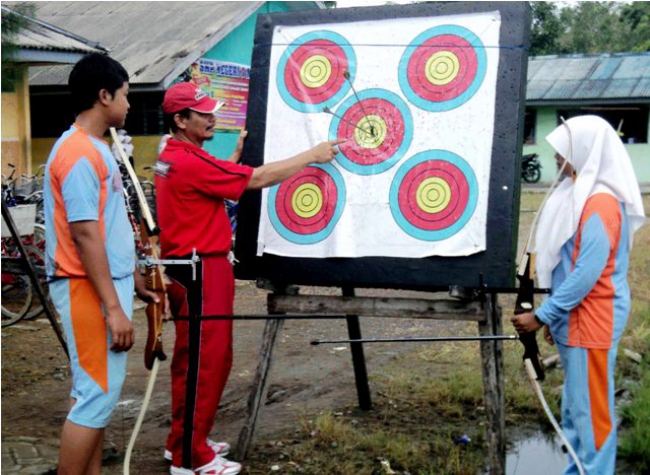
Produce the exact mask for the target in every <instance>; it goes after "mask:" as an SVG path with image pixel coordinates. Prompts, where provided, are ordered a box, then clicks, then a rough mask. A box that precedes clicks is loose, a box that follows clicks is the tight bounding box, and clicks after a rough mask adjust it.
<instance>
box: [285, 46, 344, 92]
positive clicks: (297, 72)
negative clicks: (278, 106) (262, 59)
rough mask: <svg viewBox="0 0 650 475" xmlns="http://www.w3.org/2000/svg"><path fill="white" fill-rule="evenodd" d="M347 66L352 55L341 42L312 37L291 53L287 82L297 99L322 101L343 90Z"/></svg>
mask: <svg viewBox="0 0 650 475" xmlns="http://www.w3.org/2000/svg"><path fill="white" fill-rule="evenodd" d="M347 70H349V65H348V59H347V55H346V53H345V51H344V50H343V48H342V47H341V46H339V45H337V44H336V43H334V42H333V41H330V40H312V41H309V42H307V43H305V44H303V45H301V46H299V47H298V48H296V50H295V51H294V52H293V53H292V54H291V56H290V57H289V60H288V61H287V65H286V68H285V70H284V84H285V87H286V89H287V91H288V92H289V94H291V96H292V97H293V98H294V99H296V100H297V101H300V102H302V103H306V104H320V103H322V102H325V101H326V100H328V99H330V98H331V97H332V96H334V95H335V94H336V93H337V92H339V91H340V90H341V88H342V87H343V85H344V83H345V77H344V76H343V73H344V72H346V71H347Z"/></svg>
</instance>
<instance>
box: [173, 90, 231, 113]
mask: <svg viewBox="0 0 650 475" xmlns="http://www.w3.org/2000/svg"><path fill="white" fill-rule="evenodd" d="M223 105H224V103H223V102H220V101H217V100H215V99H212V98H211V97H210V96H208V95H207V94H206V92H205V91H203V90H202V89H201V88H200V87H198V86H197V85H196V84H192V83H191V82H179V83H178V84H174V85H173V86H172V87H170V88H169V89H167V92H165V98H164V99H163V105H162V107H163V112H164V113H165V114H174V113H176V112H180V111H182V110H184V109H190V110H193V111H196V112H201V113H202V114H214V113H215V112H217V111H218V110H219V109H221V107H222V106H223Z"/></svg>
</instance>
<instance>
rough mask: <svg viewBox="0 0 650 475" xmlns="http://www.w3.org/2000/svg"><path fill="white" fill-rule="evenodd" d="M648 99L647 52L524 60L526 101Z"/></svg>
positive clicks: (649, 72) (649, 60) (649, 73)
mask: <svg viewBox="0 0 650 475" xmlns="http://www.w3.org/2000/svg"><path fill="white" fill-rule="evenodd" d="M609 99H616V100H631V101H634V100H637V101H638V100H643V99H648V100H650V53H616V54H602V55H568V56H537V57H531V58H530V59H529V60H528V84H527V87H526V101H527V102H528V103H531V102H534V103H544V102H549V103H551V102H566V101H585V100H588V101H594V100H609Z"/></svg>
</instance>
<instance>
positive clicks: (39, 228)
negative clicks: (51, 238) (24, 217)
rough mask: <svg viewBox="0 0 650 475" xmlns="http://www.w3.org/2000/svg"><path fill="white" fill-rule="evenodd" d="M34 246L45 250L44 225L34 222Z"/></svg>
mask: <svg viewBox="0 0 650 475" xmlns="http://www.w3.org/2000/svg"><path fill="white" fill-rule="evenodd" d="M33 245H34V247H37V248H38V249H39V250H41V251H43V252H45V225H44V224H39V223H36V224H34V240H33Z"/></svg>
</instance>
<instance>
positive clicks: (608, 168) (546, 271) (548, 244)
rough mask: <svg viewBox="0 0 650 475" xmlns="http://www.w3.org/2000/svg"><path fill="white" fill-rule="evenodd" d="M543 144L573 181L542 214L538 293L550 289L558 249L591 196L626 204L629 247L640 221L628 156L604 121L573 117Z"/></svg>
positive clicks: (564, 184)
mask: <svg viewBox="0 0 650 475" xmlns="http://www.w3.org/2000/svg"><path fill="white" fill-rule="evenodd" d="M567 127H568V129H569V130H570V133H569V130H567ZM546 140H547V141H548V142H549V143H550V144H551V146H553V148H554V149H555V151H556V152H557V153H559V154H560V155H562V156H563V157H564V158H566V159H567V160H568V161H569V163H571V165H573V168H574V169H575V171H576V172H577V177H576V178H575V180H573V181H572V180H571V179H568V178H567V179H565V180H563V181H562V183H561V184H560V185H559V186H558V187H557V189H556V190H555V191H553V193H552V194H551V196H550V197H549V199H548V202H547V203H546V205H545V206H544V209H543V210H542V211H541V213H542V214H541V216H540V218H539V225H538V227H537V230H536V235H535V251H536V252H537V280H538V286H539V287H540V288H550V286H551V274H552V272H553V269H554V268H555V266H556V265H557V264H558V263H559V262H560V249H561V248H562V246H563V245H564V243H566V242H567V241H568V240H569V239H570V238H571V236H573V235H574V234H575V232H576V231H577V229H578V224H579V223H580V216H581V215H582V210H583V208H584V206H585V203H586V202H587V199H588V198H589V197H590V196H592V195H594V194H596V193H609V194H610V195H612V196H614V197H615V198H616V199H617V200H619V201H620V202H621V203H624V204H625V213H626V215H627V219H628V226H629V237H630V248H632V237H633V235H634V233H635V232H636V230H637V229H639V228H640V227H641V226H642V225H643V223H644V222H645V211H644V209H643V201H642V198H641V191H640V190H639V183H638V181H637V179H636V175H635V174H634V169H633V168H632V163H631V161H630V156H629V155H628V153H627V151H626V150H625V146H624V145H623V143H622V142H621V139H620V138H619V137H618V134H617V133H616V131H615V130H614V129H613V128H612V126H611V125H609V123H608V122H607V121H605V120H604V119H602V118H600V117H598V116H594V115H585V116H580V117H574V118H572V119H569V120H568V121H567V122H566V125H560V126H558V127H557V128H556V129H555V130H554V131H553V132H551V133H550V134H549V135H548V136H547V137H546Z"/></svg>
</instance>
